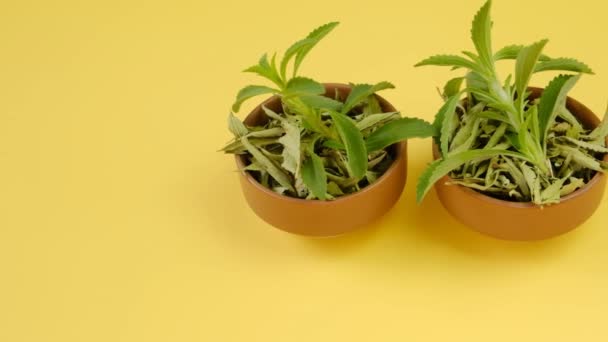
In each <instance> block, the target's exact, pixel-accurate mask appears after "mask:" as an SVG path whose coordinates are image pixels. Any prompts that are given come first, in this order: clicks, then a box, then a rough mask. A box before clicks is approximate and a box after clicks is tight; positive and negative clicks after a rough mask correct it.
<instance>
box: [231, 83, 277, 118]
mask: <svg viewBox="0 0 608 342" xmlns="http://www.w3.org/2000/svg"><path fill="white" fill-rule="evenodd" d="M275 93H278V90H276V89H273V88H270V87H266V86H260V85H250V86H246V87H245V88H243V89H241V90H240V91H239V92H238V94H237V95H236V100H235V101H234V104H233V105H232V110H233V111H234V112H238V111H239V109H240V108H241V104H243V102H244V101H246V100H248V99H250V98H252V97H254V96H258V95H263V94H275Z"/></svg>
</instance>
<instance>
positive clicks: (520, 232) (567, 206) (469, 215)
mask: <svg viewBox="0 0 608 342" xmlns="http://www.w3.org/2000/svg"><path fill="white" fill-rule="evenodd" d="M529 90H530V91H531V92H532V95H531V97H532V98H537V97H539V96H540V95H541V94H542V91H543V90H542V89H540V88H529ZM566 106H567V108H568V109H569V110H570V111H571V112H572V114H574V115H575V116H576V117H577V118H578V119H579V120H580V121H581V123H582V124H583V126H585V127H586V128H594V127H597V125H599V123H600V120H599V119H598V118H597V116H595V114H593V112H592V111H591V110H590V109H588V108H587V107H585V106H584V105H583V104H581V103H579V102H578V101H576V100H574V99H572V98H568V99H567V101H566ZM433 155H434V157H435V159H438V158H439V156H440V153H439V149H438V147H437V146H436V145H435V144H433ZM604 160H605V161H608V154H607V155H605V156H604ZM450 181H451V178H450V177H449V176H446V177H443V178H442V179H440V180H439V181H438V182H437V183H436V184H435V190H436V192H437V196H438V197H439V200H440V201H441V203H442V204H443V206H444V207H445V208H446V209H447V211H448V212H449V213H450V214H451V215H452V216H454V217H455V218H456V219H457V220H459V221H460V222H462V223H463V224H465V225H466V226H468V227H470V228H472V229H473V230H476V231H478V232H480V233H483V234H486V235H490V236H493V237H495V238H499V239H503V240H521V241H528V240H542V239H548V238H551V237H554V236H558V235H561V234H564V233H566V232H568V231H570V230H572V229H574V228H576V227H578V226H579V225H580V224H582V223H583V222H585V220H587V219H588V218H589V217H590V216H591V215H592V214H593V213H594V212H595V210H596V209H597V207H598V205H599V204H600V201H601V199H602V196H603V194H604V189H605V187H606V176H605V175H604V174H602V173H600V172H598V173H596V174H595V176H594V177H593V178H592V179H591V180H590V181H589V183H588V184H586V185H585V186H584V187H582V188H580V189H578V190H577V191H575V192H573V193H571V194H569V195H567V196H565V197H563V198H562V199H561V202H560V203H558V204H553V205H547V206H543V207H540V206H538V205H535V204H533V203H529V202H528V203H521V202H510V201H504V200H499V199H496V198H492V197H489V196H486V195H483V194H481V193H479V192H477V191H475V190H472V189H469V188H467V187H464V186H460V185H448V184H446V183H449V182H450Z"/></svg>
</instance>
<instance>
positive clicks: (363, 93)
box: [342, 82, 395, 114]
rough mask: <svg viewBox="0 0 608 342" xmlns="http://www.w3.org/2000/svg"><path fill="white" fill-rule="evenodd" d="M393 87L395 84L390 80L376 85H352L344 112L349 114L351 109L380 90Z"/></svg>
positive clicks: (343, 108) (345, 102)
mask: <svg viewBox="0 0 608 342" xmlns="http://www.w3.org/2000/svg"><path fill="white" fill-rule="evenodd" d="M393 88H395V86H394V85H392V84H391V83H389V82H380V83H377V84H375V85H370V84H356V85H354V86H353V87H352V89H351V91H350V94H348V97H347V98H346V101H344V107H342V113H344V114H347V113H348V112H349V111H350V110H351V109H353V108H355V107H356V106H357V105H359V104H360V103H361V102H363V101H364V100H365V99H367V98H368V97H369V96H371V95H373V94H374V93H376V92H378V91H380V90H384V89H393Z"/></svg>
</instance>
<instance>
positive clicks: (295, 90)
mask: <svg viewBox="0 0 608 342" xmlns="http://www.w3.org/2000/svg"><path fill="white" fill-rule="evenodd" d="M324 93H325V87H324V86H323V85H322V84H321V83H319V82H317V81H315V80H312V79H310V78H306V77H294V78H292V79H290V80H289V82H287V86H286V87H285V90H284V91H283V96H284V97H291V96H302V95H322V94H324Z"/></svg>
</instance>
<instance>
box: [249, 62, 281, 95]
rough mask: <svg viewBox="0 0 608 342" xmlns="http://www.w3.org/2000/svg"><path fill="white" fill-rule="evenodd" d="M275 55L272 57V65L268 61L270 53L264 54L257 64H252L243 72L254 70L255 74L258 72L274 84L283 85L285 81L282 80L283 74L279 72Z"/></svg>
mask: <svg viewBox="0 0 608 342" xmlns="http://www.w3.org/2000/svg"><path fill="white" fill-rule="evenodd" d="M274 64H275V63H274V57H273V58H272V65H271V64H270V63H269V62H268V54H264V55H262V57H261V58H260V61H259V62H258V64H257V65H254V66H251V67H249V68H247V69H245V70H243V72H252V73H254V74H258V75H260V76H262V77H264V78H266V79H268V80H270V81H271V82H273V83H274V84H276V85H277V86H278V87H279V88H282V87H283V81H282V80H281V76H279V72H278V71H277V69H276V66H275V65H274Z"/></svg>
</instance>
